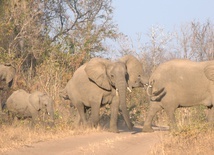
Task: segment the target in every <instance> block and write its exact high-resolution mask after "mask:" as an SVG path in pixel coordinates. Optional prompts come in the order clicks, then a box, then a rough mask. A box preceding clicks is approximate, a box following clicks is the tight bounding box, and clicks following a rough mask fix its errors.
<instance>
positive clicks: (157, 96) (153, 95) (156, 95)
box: [146, 83, 166, 101]
mask: <svg viewBox="0 0 214 155" xmlns="http://www.w3.org/2000/svg"><path fill="white" fill-rule="evenodd" d="M146 93H147V95H148V96H149V97H150V100H151V101H161V99H162V98H163V97H164V96H165V95H166V91H165V88H164V87H162V88H160V89H158V90H156V91H153V84H151V83H150V84H149V85H148V87H147V89H146Z"/></svg>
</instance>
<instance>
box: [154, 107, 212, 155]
mask: <svg viewBox="0 0 214 155" xmlns="http://www.w3.org/2000/svg"><path fill="white" fill-rule="evenodd" d="M158 117H160V114H159V116H158ZM176 118H177V126H178V129H177V130H176V131H171V132H170V133H169V134H168V133H167V134H166V135H165V136H164V137H163V138H162V142H161V143H160V144H158V145H157V146H156V147H155V148H154V149H153V150H152V154H158V155H171V154H174V155H183V154H185V155H192V154H197V155H209V154H210V155H211V154H214V141H213V139H214V124H211V123H206V121H205V118H206V114H205V112H204V107H200V106H199V107H192V108H181V109H178V110H177V111H176ZM159 119H160V118H159ZM160 120H161V119H160ZM163 120H167V118H166V114H164V115H163ZM163 120H162V122H164V123H166V122H165V121H163ZM160 122H161V121H159V123H160Z"/></svg>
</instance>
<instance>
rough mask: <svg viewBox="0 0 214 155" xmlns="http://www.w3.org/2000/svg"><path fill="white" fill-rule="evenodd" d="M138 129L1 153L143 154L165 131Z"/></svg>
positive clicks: (42, 144)
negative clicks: (150, 131)
mask: <svg viewBox="0 0 214 155" xmlns="http://www.w3.org/2000/svg"><path fill="white" fill-rule="evenodd" d="M139 130H140V128H135V129H134V131H133V132H127V131H122V132H120V133H110V132H105V131H103V132H99V133H91V134H87V135H78V136H72V137H67V138H65V139H61V140H53V141H47V142H39V143H35V144H33V145H32V146H25V147H23V148H21V149H18V150H13V151H11V152H7V153H5V155H47V154H51V155H118V154H123V155H130V154H131V155H144V154H146V155H147V154H150V151H151V150H152V149H153V148H154V147H155V144H157V143H158V142H160V141H161V139H162V138H163V134H166V132H165V131H156V132H154V133H142V132H138V131H139Z"/></svg>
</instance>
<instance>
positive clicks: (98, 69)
mask: <svg viewBox="0 0 214 155" xmlns="http://www.w3.org/2000/svg"><path fill="white" fill-rule="evenodd" d="M110 63H111V62H110V61H109V60H106V59H102V58H92V59H91V60H90V61H89V62H88V64H87V65H86V67H85V72H86V74H87V76H88V78H89V79H90V80H91V81H93V82H95V83H96V84H97V85H98V86H99V87H101V88H103V89H106V90H111V85H110V83H109V78H108V76H107V66H108V64H110Z"/></svg>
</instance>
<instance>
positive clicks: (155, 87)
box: [143, 59, 214, 132]
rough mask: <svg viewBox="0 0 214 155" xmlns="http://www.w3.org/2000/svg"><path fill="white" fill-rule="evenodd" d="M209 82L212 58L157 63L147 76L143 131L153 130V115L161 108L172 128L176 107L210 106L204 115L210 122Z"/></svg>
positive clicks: (213, 94) (212, 96) (213, 95)
mask: <svg viewBox="0 0 214 155" xmlns="http://www.w3.org/2000/svg"><path fill="white" fill-rule="evenodd" d="M213 82H214V61H204V62H193V61H190V60H183V59H176V60H171V61H168V62H165V63H163V64H161V65H160V66H159V67H157V69H156V70H155V71H154V72H153V73H152V75H151V77H150V79H149V84H150V87H148V94H149V95H150V96H151V98H150V101H151V102H150V108H149V112H148V116H147V118H146V120H145V123H144V127H143V131H145V132H150V131H153V129H152V127H151V124H152V120H153V117H154V116H155V114H156V113H157V112H158V111H159V110H161V109H165V111H166V113H167V115H168V117H169V119H170V127H171V128H172V127H176V123H175V116H174V112H175V110H176V109H177V108H178V107H190V106H195V105H200V104H202V105H205V106H207V107H208V108H210V112H209V114H208V116H209V119H210V120H212V121H213V116H214V115H213V113H214V108H213V105H214V85H213ZM149 89H150V90H149Z"/></svg>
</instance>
